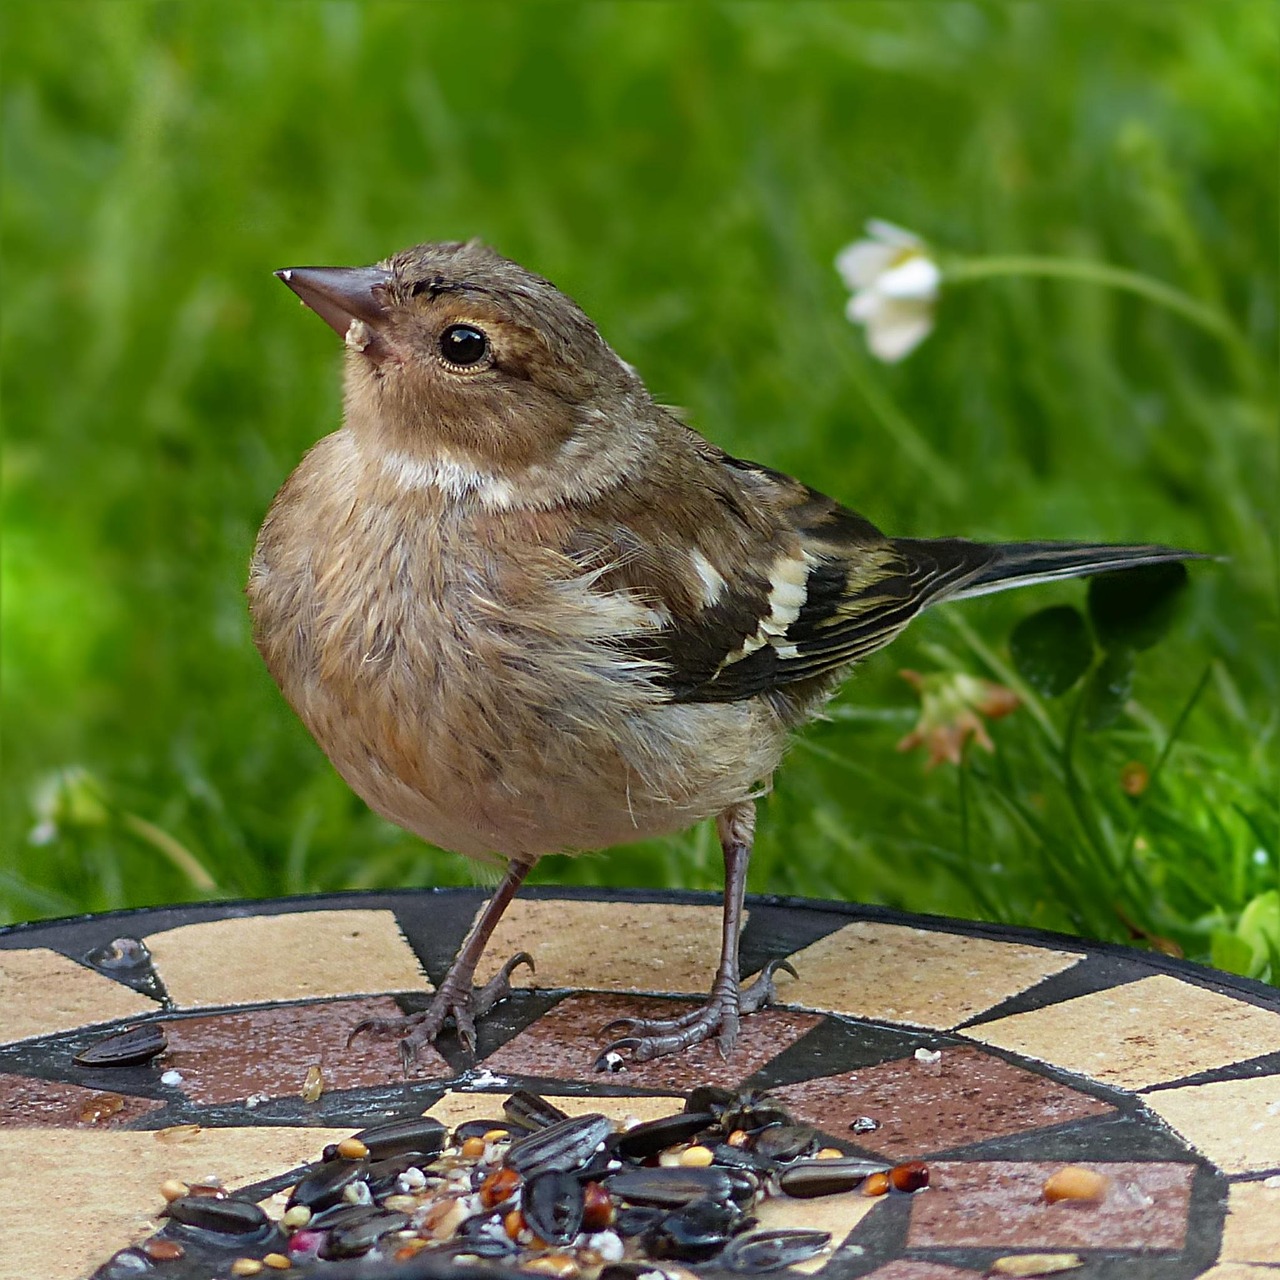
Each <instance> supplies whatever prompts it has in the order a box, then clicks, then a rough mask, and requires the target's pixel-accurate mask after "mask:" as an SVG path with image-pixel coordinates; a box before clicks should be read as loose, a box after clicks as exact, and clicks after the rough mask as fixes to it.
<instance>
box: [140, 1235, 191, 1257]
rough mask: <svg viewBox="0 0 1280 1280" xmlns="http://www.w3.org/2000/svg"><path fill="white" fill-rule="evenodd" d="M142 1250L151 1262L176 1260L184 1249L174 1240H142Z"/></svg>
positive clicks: (184, 1251) (183, 1252) (182, 1253)
mask: <svg viewBox="0 0 1280 1280" xmlns="http://www.w3.org/2000/svg"><path fill="white" fill-rule="evenodd" d="M142 1252H143V1253H145V1254H146V1255H147V1257H148V1258H150V1259H151V1261H152V1262H176V1261H177V1260H178V1259H179V1258H181V1257H182V1256H183V1255H184V1254H185V1253H186V1250H185V1249H184V1248H183V1247H182V1246H181V1245H180V1244H179V1243H178V1242H177V1241H176V1240H159V1239H157V1240H144V1241H143V1243H142Z"/></svg>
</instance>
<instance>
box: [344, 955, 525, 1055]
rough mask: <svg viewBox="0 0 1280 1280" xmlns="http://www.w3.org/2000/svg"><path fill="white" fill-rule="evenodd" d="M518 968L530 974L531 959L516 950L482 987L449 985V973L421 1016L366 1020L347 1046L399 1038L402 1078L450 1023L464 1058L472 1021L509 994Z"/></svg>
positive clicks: (470, 1045) (471, 1045)
mask: <svg viewBox="0 0 1280 1280" xmlns="http://www.w3.org/2000/svg"><path fill="white" fill-rule="evenodd" d="M520 965H527V966H528V967H529V969H530V970H531V971H532V970H533V969H534V968H535V966H534V963H533V957H532V956H531V955H530V954H529V953H528V952H527V951H517V952H516V954H515V955H513V956H512V957H511V959H510V960H508V961H507V962H506V963H505V964H504V965H503V966H502V968H501V969H499V970H498V972H497V973H495V974H494V975H493V977H492V978H490V979H489V981H488V982H486V983H485V984H484V986H483V987H475V986H472V985H470V981H469V980H468V981H467V983H466V985H465V986H464V985H463V984H462V983H460V982H453V981H452V980H451V979H452V976H453V975H452V974H448V975H446V977H445V979H444V981H443V982H442V983H441V984H440V988H439V990H438V991H437V992H436V994H435V996H434V997H433V998H432V1001H431V1003H430V1004H429V1005H428V1006H427V1007H426V1008H425V1009H424V1010H423V1011H422V1012H421V1013H410V1014H406V1015H405V1016H404V1017H402V1018H366V1019H365V1020H364V1021H363V1022H360V1023H357V1024H356V1026H355V1027H353V1028H352V1030H351V1033H350V1034H349V1035H348V1036H347V1047H348V1048H350V1047H351V1043H352V1041H353V1040H355V1038H356V1037H357V1036H359V1035H363V1034H365V1033H366V1032H368V1033H371V1034H373V1035H381V1034H390V1033H394V1034H396V1035H399V1036H400V1037H401V1040H400V1061H401V1063H402V1065H403V1066H404V1072H405V1075H408V1074H409V1073H410V1071H411V1070H412V1069H413V1064H414V1062H415V1060H416V1059H417V1056H418V1053H419V1051H420V1050H421V1049H422V1046H423V1045H425V1044H432V1043H434V1041H435V1039H436V1037H437V1036H439V1034H440V1033H441V1032H442V1031H443V1030H444V1029H445V1027H446V1026H448V1025H449V1023H451V1022H452V1023H453V1026H454V1030H455V1031H456V1033H457V1036H458V1041H459V1043H460V1044H461V1045H462V1047H463V1049H464V1050H465V1051H466V1053H467V1054H468V1056H470V1057H474V1056H475V1052H476V1019H477V1018H482V1017H484V1015H485V1014H486V1013H488V1012H489V1010H490V1009H492V1008H493V1007H494V1005H496V1004H498V1003H499V1002H501V1001H502V1000H505V999H506V998H507V996H509V995H510V994H511V975H512V974H513V973H514V972H515V971H516V969H517V968H519V967H520Z"/></svg>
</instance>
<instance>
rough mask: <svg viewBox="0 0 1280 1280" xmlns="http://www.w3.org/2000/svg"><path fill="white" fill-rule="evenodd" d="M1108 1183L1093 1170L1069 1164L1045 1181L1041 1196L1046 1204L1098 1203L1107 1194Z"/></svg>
mask: <svg viewBox="0 0 1280 1280" xmlns="http://www.w3.org/2000/svg"><path fill="white" fill-rule="evenodd" d="M1109 1182H1110V1179H1109V1178H1106V1177H1104V1176H1103V1175H1102V1174H1100V1173H1098V1172H1097V1171H1096V1170H1094V1169H1086V1168H1084V1167H1082V1166H1081V1165H1078V1164H1069V1165H1065V1166H1063V1168H1061V1169H1058V1170H1057V1171H1056V1172H1055V1173H1052V1174H1050V1175H1049V1177H1048V1178H1047V1179H1045V1184H1044V1188H1043V1190H1042V1193H1041V1194H1042V1195H1043V1196H1044V1200H1045V1203H1046V1204H1057V1203H1058V1201H1059V1200H1087V1201H1098V1200H1101V1199H1102V1197H1103V1196H1105V1195H1106V1194H1107V1186H1108V1184H1109Z"/></svg>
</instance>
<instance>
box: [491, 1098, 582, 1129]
mask: <svg viewBox="0 0 1280 1280" xmlns="http://www.w3.org/2000/svg"><path fill="white" fill-rule="evenodd" d="M502 1111H503V1114H504V1115H505V1116H506V1117H507V1119H508V1120H509V1121H510V1122H511V1123H512V1124H518V1125H519V1126H520V1127H521V1128H522V1129H546V1128H549V1127H550V1126H551V1125H553V1124H559V1123H560V1121H561V1120H567V1119H568V1118H569V1113H568V1112H567V1111H561V1110H560V1108H559V1107H557V1106H556V1105H555V1103H554V1102H548V1101H547V1100H546V1098H540V1097H538V1095H537V1094H536V1093H530V1092H529V1090H528V1089H517V1090H516V1091H515V1093H513V1094H512V1095H511V1096H510V1097H509V1098H508V1099H507V1100H506V1101H505V1102H504V1103H503V1104H502Z"/></svg>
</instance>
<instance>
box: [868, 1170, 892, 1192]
mask: <svg viewBox="0 0 1280 1280" xmlns="http://www.w3.org/2000/svg"><path fill="white" fill-rule="evenodd" d="M888 1190H889V1175H888V1174H887V1173H872V1174H869V1175H868V1176H867V1180H866V1181H865V1182H864V1183H863V1184H862V1194H863V1195H864V1196H882V1195H884V1193H885V1192H886V1191H888Z"/></svg>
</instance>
